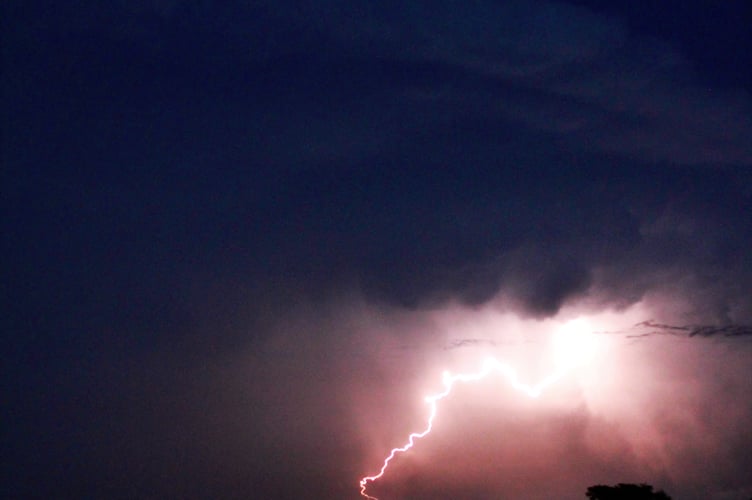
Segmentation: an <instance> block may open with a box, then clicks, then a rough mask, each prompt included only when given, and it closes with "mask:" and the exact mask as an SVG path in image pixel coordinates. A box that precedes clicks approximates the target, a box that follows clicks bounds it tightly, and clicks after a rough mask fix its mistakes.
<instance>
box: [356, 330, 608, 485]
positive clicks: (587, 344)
mask: <svg viewBox="0 0 752 500" xmlns="http://www.w3.org/2000/svg"><path fill="white" fill-rule="evenodd" d="M588 327H589V324H588V322H587V321H586V320H584V319H576V320H573V321H569V322H567V323H566V324H564V325H563V327H561V328H560V329H559V330H558V331H557V332H556V333H555V335H554V338H553V349H554V357H555V365H556V366H555V368H554V370H553V371H551V373H550V374H549V375H547V376H546V377H544V378H543V379H541V380H540V381H538V382H537V383H535V384H526V383H523V382H521V381H520V380H519V377H518V375H517V371H516V370H515V369H514V367H512V366H511V365H509V364H508V363H505V362H503V361H500V360H498V359H496V358H486V359H485V360H484V361H483V363H482V365H481V368H480V369H479V370H478V371H476V372H470V373H459V374H452V373H450V372H449V371H444V372H443V374H442V383H443V385H444V389H443V390H442V391H440V392H438V393H436V394H432V395H429V396H426V398H425V402H426V404H428V405H429V412H428V420H427V422H426V426H425V428H424V429H423V430H422V431H420V432H413V433H412V434H410V435H409V436H408V439H407V442H406V443H405V444H404V445H402V446H400V447H397V448H392V450H391V451H390V452H389V455H388V456H387V457H386V458H385V459H384V462H383V464H382V465H381V469H379V472H378V473H376V474H373V475H371V476H365V477H363V478H361V480H360V483H359V484H360V494H361V496H363V497H364V498H367V499H369V500H378V498H377V497H374V496H371V495H369V494H368V493H366V488H367V487H368V483H370V482H374V481H376V480H377V479H380V478H381V477H383V476H384V474H385V473H386V471H387V468H388V467H389V464H390V462H391V461H392V460H393V459H394V458H395V457H396V456H397V455H398V454H400V453H405V452H406V451H408V450H409V449H411V448H412V447H413V446H415V442H416V440H418V439H421V438H423V437H425V436H427V435H428V434H430V433H431V430H432V429H433V423H434V420H435V419H436V415H437V413H438V404H439V401H441V400H442V399H444V398H446V397H448V396H449V395H450V394H451V393H452V389H453V388H454V386H455V385H456V384H457V383H458V382H462V383H469V382H478V381H480V380H483V379H485V378H486V377H488V376H490V375H500V376H501V377H502V378H504V379H505V380H506V381H507V382H508V383H509V385H510V386H511V387H512V388H513V389H514V390H516V391H518V392H521V393H522V394H525V395H526V396H528V397H530V398H537V397H538V396H540V395H541V393H542V392H543V391H544V390H545V389H546V388H548V387H549V386H550V385H552V384H554V383H555V382H556V381H558V380H559V379H561V378H562V377H563V376H564V375H566V374H567V372H569V371H570V370H572V369H574V368H575V367H576V366H579V365H581V364H583V363H584V362H586V361H588V360H589V359H591V358H592V356H593V355H594V352H595V346H596V344H595V342H594V340H593V334H592V333H590V331H589V330H588Z"/></svg>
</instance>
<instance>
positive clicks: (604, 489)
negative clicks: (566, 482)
mask: <svg viewBox="0 0 752 500" xmlns="http://www.w3.org/2000/svg"><path fill="white" fill-rule="evenodd" d="M585 496H587V497H588V498H589V499H590V500H671V497H670V496H668V495H667V494H666V493H665V492H664V491H663V490H658V491H653V487H652V486H650V485H649V484H624V483H619V484H617V485H616V486H604V485H602V484H597V485H595V486H590V487H589V488H588V489H587V492H586V493H585Z"/></svg>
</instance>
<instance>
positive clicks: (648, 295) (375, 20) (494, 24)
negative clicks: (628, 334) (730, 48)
mask: <svg viewBox="0 0 752 500" xmlns="http://www.w3.org/2000/svg"><path fill="white" fill-rule="evenodd" d="M5 10H6V11H7V17H6V16H4V17H6V20H5V23H4V26H3V30H2V31H3V67H4V69H3V75H2V84H3V88H2V90H3V100H4V102H3V104H4V111H3V120H4V130H5V132H6V133H3V138H2V141H3V147H2V155H3V166H4V168H3V173H2V176H3V182H2V184H3V186H4V190H3V197H2V200H1V202H2V204H3V205H2V206H3V213H4V217H3V220H2V225H3V235H4V238H3V243H2V245H3V247H2V248H3V257H4V268H3V280H2V282H3V287H4V288H3V293H4V294H5V296H6V298H12V300H6V301H4V302H5V304H4V311H5V313H4V314H3V321H4V330H6V331H8V332H12V334H11V335H10V336H11V338H12V340H11V343H10V345H9V347H7V348H8V349H9V350H10V351H11V355H9V356H8V357H7V358H8V359H9V363H8V366H6V367H4V368H3V373H4V374H5V373H6V371H7V372H10V374H9V375H8V376H4V377H3V381H4V388H5V386H8V393H9V394H10V397H9V403H8V404H7V407H8V408H11V411H10V412H9V413H10V415H9V416H8V418H7V419H4V420H7V421H8V422H9V423H10V425H9V428H12V429H14V430H15V431H16V432H14V434H13V435H12V436H9V439H8V441H9V442H10V444H11V446H10V448H11V450H12V452H13V453H12V454H13V455H15V456H17V459H16V460H14V462H13V464H12V468H11V469H8V470H5V471H4V474H12V475H15V476H16V477H17V480H16V481H15V482H14V485H15V486H17V489H16V490H14V491H17V492H18V493H19V495H18V496H24V494H25V493H26V494H29V495H32V496H33V495H35V496H48V497H50V496H57V497H61V496H63V497H64V496H71V497H82V496H97V497H144V496H149V495H151V496H159V497H168V496H177V497H232V496H237V495H238V494H239V493H238V492H241V494H249V495H252V496H254V495H255V496H264V497H269V498H274V497H278V498H279V497H300V496H305V497H308V498H315V497H319V498H345V497H347V496H348V495H349V494H350V492H352V491H353V487H354V486H355V485H356V484H357V481H355V478H357V477H358V474H359V473H360V472H362V471H361V468H362V467H361V466H363V468H365V464H361V463H357V462H358V461H359V460H363V461H365V459H364V458H363V457H364V456H365V455H366V450H367V449H369V444H371V443H367V442H365V441H366V440H367V439H373V440H374V441H378V440H379V437H378V436H377V437H373V436H372V435H371V434H378V433H377V431H373V432H371V431H372V428H375V429H376V430H379V429H380V430H382V431H383V434H384V436H385V437H383V440H384V441H387V440H388V441H389V442H390V443H391V442H392V440H393V439H394V433H395V432H396V431H395V430H394V429H391V428H390V429H387V430H384V429H383V427H384V426H385V425H387V424H385V423H379V422H384V421H387V422H391V420H390V419H391V418H392V417H389V418H388V419H387V418H384V415H385V412H386V410H385V408H386V407H391V403H394V404H395V405H396V404H397V403H400V402H401V403H402V404H404V407H409V404H408V403H406V401H407V400H408V399H409V403H410V404H412V403H413V399H414V398H413V396H414V394H415V393H418V392H419V390H418V389H420V390H423V388H422V387H421V388H417V387H413V386H410V387H404V386H403V385H401V384H403V383H404V380H406V379H407V380H411V377H415V374H416V373H422V372H421V370H423V369H424V368H425V369H426V371H427V370H428V368H429V367H428V363H427V362H426V361H425V360H423V358H424V357H425V356H424V355H423V352H422V351H421V352H417V351H418V349H413V348H412V347H410V348H407V349H403V348H401V347H399V346H405V345H409V346H413V345H420V346H422V345H423V343H421V342H422V341H423V340H425V339H426V338H433V337H435V336H436V331H435V329H434V328H432V327H431V322H430V321H428V320H425V319H420V320H410V319H406V318H404V317H401V316H400V317H399V319H397V320H394V319H391V315H396V316H399V315H400V314H407V313H406V312H405V311H409V313H410V314H415V315H420V314H424V313H425V310H426V309H430V308H438V307H441V306H443V305H445V304H447V303H451V302H453V301H460V302H463V303H465V304H469V305H471V306H473V307H479V306H480V305H482V304H484V303H486V302H488V301H489V300H493V299H495V298H498V297H502V298H503V299H504V301H503V304H504V306H505V307H508V308H510V309H512V310H514V311H516V312H517V313H519V314H520V315H523V316H524V315H529V316H535V317H543V316H551V315H555V314H556V313H557V311H559V310H560V308H562V306H565V305H567V304H569V303H576V302H578V301H582V302H583V303H584V304H587V305H588V306H589V307H593V308H599V307H606V306H612V305H616V306H624V307H626V306H628V305H629V304H632V303H635V302H637V301H639V300H640V299H646V300H647V301H648V302H649V301H653V302H655V303H661V302H662V301H664V302H666V304H667V311H668V312H667V315H668V316H670V318H668V319H664V318H660V322H658V321H659V320H656V323H655V324H654V326H651V327H650V328H651V331H655V332H663V331H670V332H673V331H675V330H673V329H671V328H663V327H662V326H655V325H688V324H692V325H695V324H696V325H739V324H749V322H750V319H751V318H752V302H751V301H752V297H750V294H749V290H751V289H752V264H750V253H749V248H752V217H749V214H750V213H752V188H751V187H750V186H752V182H750V181H751V179H752V178H750V174H749V173H748V172H749V167H750V166H751V165H752V150H751V149H750V148H752V141H750V140H749V138H750V137H752V125H751V124H750V116H752V112H750V96H749V89H745V88H726V87H719V86H716V87H710V88H709V87H707V86H706V85H704V84H700V82H701V81H704V80H702V79H700V78H699V77H698V76H697V75H696V74H695V71H696V68H694V67H693V60H692V59H691V54H685V53H683V52H682V49H681V47H675V46H672V45H671V44H667V43H665V41H662V40H660V39H658V38H646V37H643V36H641V35H639V34H638V33H635V32H633V31H631V29H630V27H629V26H627V25H626V24H624V23H623V22H622V21H620V20H619V19H617V18H608V17H603V16H601V15H598V14H596V13H593V12H591V11H589V10H587V9H584V8H578V7H573V6H570V5H568V4H566V3H564V2H560V3H554V2H491V1H471V2H409V3H405V2H379V3H374V4H371V3H366V2H349V1H342V2H320V1H318V2H317V1H310V2H286V1H281V2H262V1H257V2H238V3H233V2H201V1H180V0H175V1H170V0H166V1H140V2H126V1H123V2H109V3H107V2H105V3H102V2H90V3H88V4H86V3H85V2H84V3H80V2H79V3H76V4H75V5H74V4H65V3H59V2H41V3H38V4H37V3H34V2H10V3H8V6H7V7H6V8H5ZM6 214H7V217H6V216H5V215H6ZM361 292H362V293H364V294H365V296H366V297H367V299H366V300H367V301H368V303H369V307H371V306H373V304H374V303H375V304H380V305H379V306H373V307H376V308H377V307H382V306H383V310H379V309H377V310H376V312H375V313H374V312H372V311H365V312H364V311H363V310H356V311H355V312H354V313H352V314H351V315H348V314H346V313H343V310H345V309H347V308H348V307H350V306H349V304H350V302H351V301H357V299H354V298H353V297H359V293H361ZM668 299H671V300H668ZM384 303H386V304H388V306H384V305H383V304H384ZM301 304H302V305H301ZM332 304H333V305H332ZM343 304H345V305H343ZM669 306H670V307H669ZM306 307H309V308H310V309H309V310H305V311H302V312H301V308H303V309H305V308H306ZM356 309H357V308H356ZM364 309H367V308H364ZM395 311H397V312H395ZM369 313H370V314H371V316H369ZM669 313H670V314H669ZM424 321H425V322H424ZM651 325H653V324H652V323H651ZM681 328H684V327H683V326H681ZM688 328H690V329H689V330H680V331H679V330H677V331H678V332H679V333H681V334H682V335H684V334H695V336H702V335H709V334H714V335H718V334H720V335H725V334H733V335H738V336H741V335H744V336H746V335H747V333H748V331H747V330H745V329H744V327H738V326H732V327H726V326H721V327H717V328H720V330H718V331H716V330H708V329H707V328H716V327H697V329H696V330H693V329H692V328H695V327H688ZM353 332H358V335H362V338H361V337H358V338H356V339H355V340H353V338H352V337H351V335H353ZM459 334H460V333H458V335H459ZM461 334H462V335H465V333H464V332H461ZM356 337H357V335H356ZM696 340H700V339H696ZM424 343H425V344H426V345H433V346H435V345H436V343H435V341H434V343H433V344H431V343H430V342H428V341H426V342H424ZM439 344H440V342H439ZM385 345H386V346H388V347H389V348H385V347H384V346H385ZM395 346H397V347H395ZM471 346H472V347H481V346H482V347H489V346H491V347H495V346H496V344H489V343H488V341H485V340H484V339H482V338H479V337H468V338H467V339H465V340H458V341H455V343H454V344H450V347H468V348H469V347H471ZM436 351H440V352H441V353H443V354H447V351H451V353H452V354H453V353H456V352H458V351H463V349H446V350H442V349H437V350H436ZM402 357H404V359H407V360H408V361H409V362H408V363H405V364H404V365H403V364H402V363H400V361H402V359H403V358H402ZM421 363H422V364H421ZM374 366H375V367H376V368H374ZM430 368H431V369H433V368H434V367H433V366H430ZM411 370H412V371H411ZM421 376H422V375H421ZM382 382H386V383H385V384H383V385H382ZM416 385H417V383H416ZM395 388H396V389H395ZM413 389H415V390H413ZM319 398H320V399H319ZM400 398H402V399H400ZM351 399H352V401H351ZM40 401H42V402H43V403H40ZM353 401H355V402H353ZM382 401H387V403H383V402H382ZM360 405H362V407H363V408H368V409H370V410H371V412H366V411H365V410H363V409H361V406H360ZM369 405H370V406H369ZM719 406H720V405H719ZM353 407H357V408H355V409H353ZM395 407H396V406H395ZM358 412H361V413H362V414H360V415H357V416H359V417H360V418H362V419H363V420H364V421H365V422H367V423H369V424H370V426H368V433H366V434H367V436H366V437H364V434H363V433H362V429H354V428H353V427H356V426H355V424H353V421H354V419H353V415H352V413H358ZM742 413H743V412H742ZM577 420H582V421H585V420H587V419H586V418H585V417H584V416H582V418H581V419H580V418H579V417H578V418H577ZM668 426H669V425H668V424H667V427H668ZM364 427H366V426H365V425H364ZM332 436H333V437H332ZM744 442H748V441H744ZM378 444H379V446H383V444H384V443H378ZM373 448H378V446H374V447H373ZM734 453H737V451H736V450H735V451H734ZM738 454H739V455H741V454H743V451H738ZM583 456H586V457H591V455H590V454H588V453H584V452H583ZM322 457H323V458H322ZM376 459H378V457H374V460H376ZM589 460H592V459H589ZM592 462H593V468H594V470H595V469H597V464H595V462H596V461H595V460H592ZM343 463H344V464H347V465H346V466H344V467H345V468H346V469H347V470H345V471H344V472H342V473H341V474H339V473H333V472H331V471H340V470H341V467H343V466H342V464H343ZM588 463H590V462H588ZM739 463H743V462H739ZM312 464H313V465H312ZM369 464H370V462H369ZM369 467H370V465H369ZM609 467H610V466H609ZM614 468H615V469H618V466H617V465H614ZM249 471H250V472H249ZM615 473H616V471H615ZM334 476H336V477H334ZM696 476H698V477H699V475H697V474H696ZM343 478H344V479H343ZM621 479H622V478H619V477H614V478H613V480H614V481H618V480H621ZM583 480H584V479H583ZM562 481H564V480H562ZM584 486H586V485H585V484H583V485H582V487H583V488H584ZM732 486H733V487H736V485H732ZM742 486H743V485H742ZM730 487H731V486H730ZM740 487H741V486H740ZM482 493H483V492H481V493H479V495H481V494H482Z"/></svg>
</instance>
